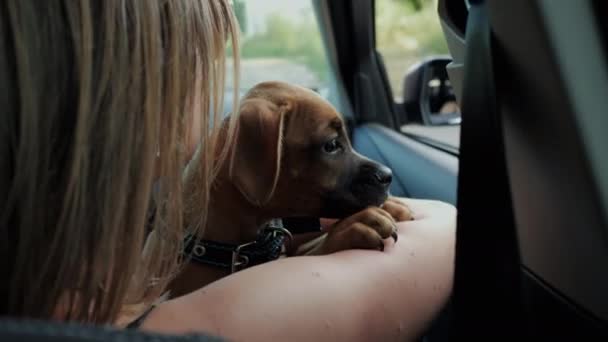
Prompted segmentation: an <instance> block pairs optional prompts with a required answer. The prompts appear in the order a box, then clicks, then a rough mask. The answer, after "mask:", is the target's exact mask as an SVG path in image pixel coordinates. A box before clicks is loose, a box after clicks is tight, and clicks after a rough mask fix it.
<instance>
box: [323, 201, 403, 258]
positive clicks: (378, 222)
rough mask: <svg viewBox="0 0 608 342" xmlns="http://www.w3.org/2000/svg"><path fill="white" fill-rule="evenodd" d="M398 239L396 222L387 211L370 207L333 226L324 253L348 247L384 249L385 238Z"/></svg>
mask: <svg viewBox="0 0 608 342" xmlns="http://www.w3.org/2000/svg"><path fill="white" fill-rule="evenodd" d="M391 236H392V237H393V239H394V240H395V241H397V232H396V223H395V220H394V219H393V217H392V216H391V214H389V213H388V212H387V211H385V210H383V209H380V208H375V207H370V208H367V209H365V210H362V211H360V212H358V213H356V214H354V215H352V216H350V217H347V218H345V219H343V220H341V221H338V222H337V223H335V224H334V226H333V227H331V228H330V229H329V231H328V233H327V237H326V238H325V241H324V242H323V247H322V250H323V253H334V252H338V251H342V250H347V249H354V248H358V249H378V250H384V242H383V240H384V239H386V238H389V237H391Z"/></svg>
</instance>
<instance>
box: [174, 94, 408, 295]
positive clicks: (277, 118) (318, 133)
mask: <svg viewBox="0 0 608 342" xmlns="http://www.w3.org/2000/svg"><path fill="white" fill-rule="evenodd" d="M220 139H221V138H220ZM231 149H232V150H231V152H234V153H233V154H232V155H233V158H231V159H230V160H229V162H227V163H225V165H224V166H223V168H222V169H221V170H220V172H219V174H218V176H217V178H216V180H215V183H214V186H213V188H212V193H211V195H210V198H211V201H210V205H209V209H208V213H209V214H208V219H207V224H206V227H205V229H204V236H203V237H202V238H204V239H206V240H213V241H217V242H223V243H232V244H240V243H245V242H248V241H252V240H254V239H255V237H256V234H257V232H258V229H259V227H261V226H262V225H263V224H265V223H266V222H268V221H269V220H271V219H273V218H279V217H280V218H285V217H302V216H309V217H324V218H335V219H343V218H345V217H346V219H343V220H341V221H338V222H337V223H335V224H334V225H333V226H332V227H330V228H329V229H328V233H326V234H323V235H322V236H320V237H319V238H317V239H315V240H313V241H310V242H309V243H306V244H304V245H302V246H300V248H298V249H297V251H296V252H295V254H296V255H302V254H308V255H310V254H326V253H332V252H336V251H340V250H345V249H352V248H364V249H382V248H383V246H384V244H383V239H386V238H388V237H390V236H393V237H394V238H395V239H396V233H395V227H396V225H395V220H398V221H402V220H409V219H411V214H410V211H409V210H408V208H407V207H406V206H405V205H404V204H403V203H401V202H400V201H397V200H393V199H389V198H388V187H389V185H390V183H391V170H390V169H388V168H387V167H385V166H382V165H380V164H378V163H376V162H373V161H371V160H369V159H367V158H365V157H363V156H361V155H360V154H358V153H356V152H355V151H354V150H353V149H352V147H351V145H350V142H349V139H348V136H347V134H346V130H345V128H344V123H343V120H342V118H341V117H340V115H339V114H338V113H337V112H336V110H335V109H334V108H333V107H332V106H331V105H330V104H329V103H328V102H327V101H325V100H324V99H322V98H321V97H320V96H319V95H318V94H316V93H314V92H312V91H310V90H308V89H305V88H301V87H298V86H294V85H290V84H286V83H281V82H265V83H261V84H258V85H257V86H255V87H254V88H253V89H251V90H250V91H249V93H248V94H247V95H246V96H245V98H244V99H243V101H242V103H241V107H240V118H239V122H238V131H237V141H236V143H235V145H234V146H233V147H232V148H231ZM197 163H198V159H197V158H196V156H195V157H194V159H193V161H192V162H191V163H190V165H189V166H188V168H187V171H186V173H185V176H184V182H185V183H184V189H185V191H186V192H187V193H186V199H188V198H196V195H197V183H196V180H197V179H199V178H197V176H196V175H197V174H196V172H197V170H198V169H197V167H196V165H197ZM387 199H388V200H387ZM380 206H382V208H383V209H381V208H380ZM351 215H352V216H351ZM349 216H350V217H349ZM190 220H191V218H189V215H186V216H185V221H186V224H188V223H191V222H189V221H190ZM228 273H229V272H227V271H226V270H222V269H219V268H214V267H212V266H205V265H200V264H195V263H189V264H188V265H186V266H185V269H184V270H183V271H182V272H181V273H180V275H179V276H178V277H177V278H176V279H175V280H174V281H173V283H172V284H171V286H170V290H171V295H172V296H179V295H182V294H185V293H188V292H191V291H193V290H195V289H198V288H200V287H202V286H204V285H206V284H208V283H210V282H212V281H214V280H216V279H219V278H221V277H223V276H225V275H227V274H228Z"/></svg>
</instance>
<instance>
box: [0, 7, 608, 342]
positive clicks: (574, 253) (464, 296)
mask: <svg viewBox="0 0 608 342" xmlns="http://www.w3.org/2000/svg"><path fill="white" fill-rule="evenodd" d="M310 1H311V5H312V8H313V9H314V12H315V18H316V22H317V23H318V29H319V32H320V36H321V37H322V42H323V46H324V48H325V51H326V52H327V60H328V63H329V65H330V66H331V69H332V70H333V75H332V79H333V83H332V86H331V89H330V91H329V95H328V96H329V97H330V98H332V99H333V100H332V101H333V102H332V103H336V104H338V105H339V108H340V111H341V112H342V113H343V115H344V117H345V120H346V122H347V124H348V128H349V129H348V131H349V134H350V136H351V141H352V143H353V147H354V148H355V149H356V150H357V151H358V152H360V153H361V154H363V155H365V156H367V157H369V158H371V159H373V160H376V161H378V162H380V163H382V164H384V165H386V166H388V167H389V168H391V169H392V171H393V183H392V184H391V194H392V195H394V196H403V197H413V198H426V199H436V200H441V201H445V202H449V203H451V204H453V205H455V206H456V207H457V209H458V217H457V243H456V260H455V277H454V287H453V291H452V297H451V299H450V301H449V302H448V303H447V305H446V307H445V308H444V310H443V311H442V312H441V313H440V315H438V317H437V319H436V321H435V322H433V324H432V325H431V326H430V327H429V329H428V331H427V333H426V334H425V335H424V336H421V337H420V340H421V341H427V342H436V341H458V340H468V339H472V338H483V339H484V340H504V339H506V340H519V339H523V338H534V339H537V338H538V339H542V340H550V341H562V340H568V341H571V340H577V341H578V340H581V341H608V154H607V153H606V147H608V136H607V135H606V134H605V132H604V131H603V130H604V129H608V116H607V115H605V112H606V110H607V109H608V96H606V94H607V93H608V59H607V58H606V57H607V56H608V55H607V54H608V24H606V21H605V20H603V19H604V18H603V16H604V15H605V14H606V13H608V11H607V9H608V8H607V5H606V2H605V1H602V0H579V1H562V0H510V1H504V0H436V1H433V6H434V8H433V10H434V13H435V15H437V16H438V22H439V23H440V29H441V31H442V35H443V39H444V41H445V44H447V48H448V49H449V53H448V54H438V55H434V56H426V57H424V58H421V59H420V60H419V61H418V63H415V64H414V65H413V66H412V67H411V68H409V69H408V70H399V71H396V70H395V69H390V68H387V60H386V59H385V57H384V56H383V54H382V53H381V52H380V51H379V50H378V48H377V36H376V16H375V12H376V9H377V7H376V5H377V4H376V2H379V1H382V0H310ZM391 1H392V0H391ZM243 72H244V73H246V72H247V69H246V68H244V71H243ZM395 72H397V73H398V75H393V73H395ZM392 78H397V79H400V80H401V87H400V88H402V89H400V90H399V91H400V92H401V93H400V94H397V96H395V95H396V94H395V89H393V88H392V87H391V84H390V81H389V80H390V79H392ZM234 91H236V90H234ZM395 98H398V99H399V101H396V100H395ZM446 103H457V104H458V106H457V107H450V108H448V109H446V110H443V109H442V108H443V106H444V105H445V104H446ZM454 108H457V109H454ZM404 127H405V128H406V129H402V128H404ZM410 128H411V129H410ZM425 132H429V134H426V133H425ZM438 132H440V133H438ZM438 135H448V136H450V137H455V138H450V139H452V140H455V142H454V143H451V142H450V139H447V140H446V139H444V138H437V136H438ZM41 327H42V328H41ZM112 334H114V335H112ZM120 334H123V332H115V331H109V330H108V329H106V328H93V327H87V328H85V327H81V326H78V325H75V324H59V323H40V322H38V323H34V322H31V323H28V322H15V321H5V320H3V321H0V340H2V341H4V340H17V339H19V340H21V341H37V340H42V339H44V340H53V339H55V340H66V339H67V338H69V339H70V340H73V341H76V340H78V341H93V340H104V339H108V338H110V339H111V338H116V337H118V336H122V335H120ZM124 334H129V335H128V336H127V337H125V338H128V339H133V340H138V339H139V340H146V339H147V338H150V339H152V338H156V337H150V336H146V335H144V334H141V335H138V334H136V333H134V332H124ZM108 336H110V337H108ZM125 336H126V335H125ZM182 338H183V339H184V340H187V339H188V337H182ZM168 340H175V341H178V340H180V339H178V338H175V339H168Z"/></svg>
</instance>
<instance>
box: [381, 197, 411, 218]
mask: <svg viewBox="0 0 608 342" xmlns="http://www.w3.org/2000/svg"><path fill="white" fill-rule="evenodd" d="M382 209H384V210H385V211H386V212H387V213H389V214H390V215H391V216H392V217H393V219H395V221H397V222H402V221H411V220H413V219H414V216H413V214H412V210H410V208H409V207H408V206H407V205H406V204H405V203H403V201H400V200H399V199H398V198H395V197H389V198H388V199H387V200H386V202H384V204H382Z"/></svg>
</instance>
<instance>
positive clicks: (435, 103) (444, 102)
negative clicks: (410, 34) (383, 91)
mask: <svg viewBox="0 0 608 342" xmlns="http://www.w3.org/2000/svg"><path fill="white" fill-rule="evenodd" d="M451 61H452V60H451V58H449V57H431V58H429V59H426V60H424V61H422V62H420V63H418V64H415V65H414V66H412V67H411V68H410V69H409V70H408V72H407V74H406V75H405V80H404V84H403V107H404V111H405V113H403V115H405V118H404V119H405V122H407V123H419V124H422V125H426V126H438V125H458V124H460V109H459V108H458V104H457V102H456V96H455V94H454V91H453V89H452V85H451V83H450V80H449V78H448V73H447V71H446V66H447V65H448V64H449V63H450V62H451Z"/></svg>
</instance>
